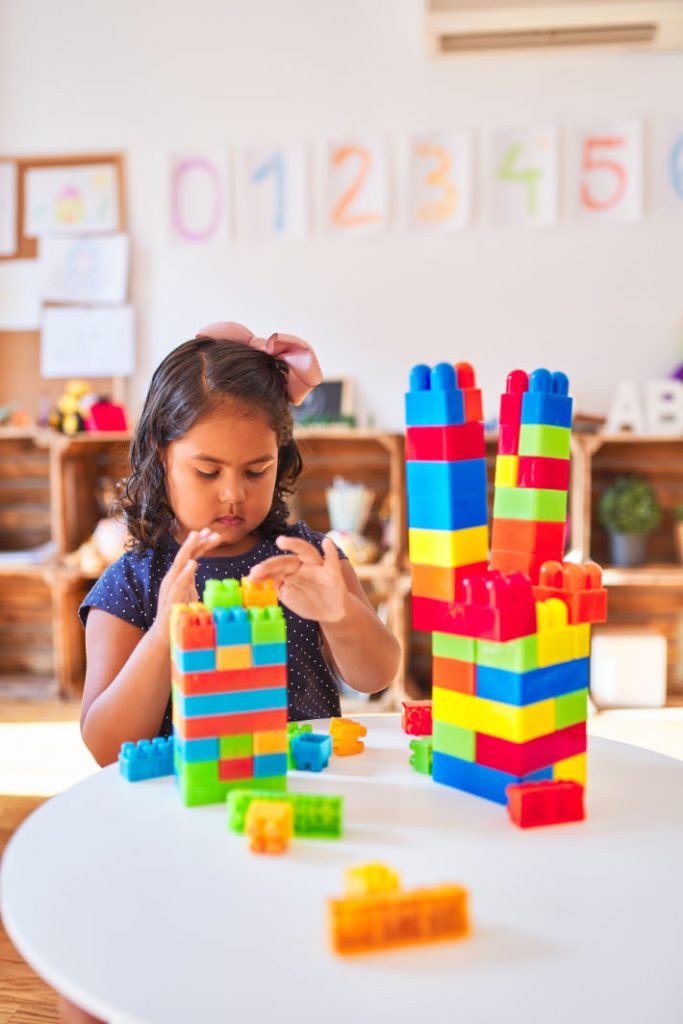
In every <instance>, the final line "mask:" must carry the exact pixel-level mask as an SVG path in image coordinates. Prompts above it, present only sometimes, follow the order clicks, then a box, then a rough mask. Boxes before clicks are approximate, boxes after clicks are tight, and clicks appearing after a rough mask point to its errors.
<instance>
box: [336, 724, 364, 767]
mask: <svg viewBox="0 0 683 1024" xmlns="http://www.w3.org/2000/svg"><path fill="white" fill-rule="evenodd" d="M367 734H368V730H367V729H366V727H365V726H364V725H361V724H360V722H354V721H353V720H352V719H351V718H332V719H330V737H331V739H332V753H333V754H336V755H337V756H338V757H346V756H348V755H349V754H362V752H363V751H364V750H365V744H364V743H363V741H362V740H361V739H360V737H361V736H367Z"/></svg>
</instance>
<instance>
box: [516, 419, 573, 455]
mask: <svg viewBox="0 0 683 1024" xmlns="http://www.w3.org/2000/svg"><path fill="white" fill-rule="evenodd" d="M570 436H571V429H570V428H569V427H550V426H548V425H547V424H544V423H522V425H521V427H520V430H519V454H520V455H542V456H544V457H545V458H548V459H568V458H569V438H570Z"/></svg>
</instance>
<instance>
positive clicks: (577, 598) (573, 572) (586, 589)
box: [534, 561, 607, 624]
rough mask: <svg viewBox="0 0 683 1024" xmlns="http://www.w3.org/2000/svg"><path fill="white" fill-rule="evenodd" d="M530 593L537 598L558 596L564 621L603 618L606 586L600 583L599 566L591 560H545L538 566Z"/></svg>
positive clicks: (604, 614) (604, 618) (591, 620)
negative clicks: (564, 609)
mask: <svg viewBox="0 0 683 1024" xmlns="http://www.w3.org/2000/svg"><path fill="white" fill-rule="evenodd" d="M534 597H535V598H536V600H537V601H547V600H548V599H549V598H551V597H554V598H559V599H560V600H561V601H563V602H564V603H565V604H566V606H567V612H568V621H569V622H570V623H573V624H575V623H579V622H605V620H606V619H607V590H606V589H605V587H603V585H602V569H601V568H600V566H599V565H596V564H595V562H586V563H585V565H575V564H574V563H573V562H560V561H546V562H545V563H544V564H543V565H542V566H541V571H540V574H539V579H538V585H537V586H535V587H534Z"/></svg>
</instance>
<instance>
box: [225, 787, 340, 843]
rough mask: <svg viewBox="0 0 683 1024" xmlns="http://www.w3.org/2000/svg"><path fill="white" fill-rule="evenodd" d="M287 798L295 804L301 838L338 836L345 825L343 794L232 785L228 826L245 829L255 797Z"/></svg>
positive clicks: (294, 820) (296, 827) (294, 819)
mask: <svg viewBox="0 0 683 1024" xmlns="http://www.w3.org/2000/svg"><path fill="white" fill-rule="evenodd" d="M254 800H259V801H261V802H263V801H275V802H278V803H279V802H281V801H286V802H287V803H289V804H290V805H291V807H292V815H293V817H292V827H293V832H294V835H295V836H296V837H297V838H301V839H339V838H340V837H341V835H342V832H343V827H344V798H343V797H341V796H318V795H315V794H313V793H290V792H285V793H272V792H269V791H267V790H260V789H239V788H238V789H233V790H231V791H230V792H229V793H228V799H227V808H228V828H230V830H231V831H232V832H244V829H245V826H246V817H247V812H248V810H249V807H250V806H251V803H252V801H254Z"/></svg>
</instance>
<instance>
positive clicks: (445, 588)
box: [410, 561, 488, 604]
mask: <svg viewBox="0 0 683 1024" xmlns="http://www.w3.org/2000/svg"><path fill="white" fill-rule="evenodd" d="M487 569H488V565H487V563H486V562H483V561H482V562H476V563H475V564H474V565H469V564H468V565H464V566H458V567H445V566H441V565H417V564H415V563H413V564H411V566H410V577H411V589H412V593H413V596H414V597H426V598H433V599H435V600H437V601H447V602H448V603H449V604H450V603H452V602H453V601H454V600H455V595H456V593H457V590H458V584H459V582H460V580H461V579H464V578H465V576H469V575H471V574H472V573H473V572H475V573H476V572H485V571H486V570H487Z"/></svg>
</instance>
